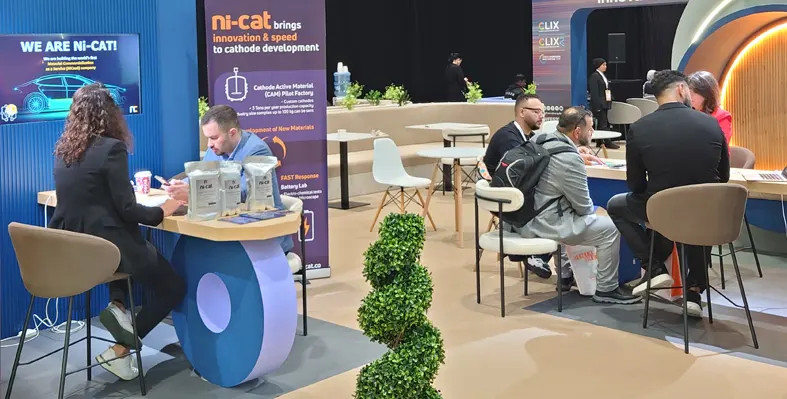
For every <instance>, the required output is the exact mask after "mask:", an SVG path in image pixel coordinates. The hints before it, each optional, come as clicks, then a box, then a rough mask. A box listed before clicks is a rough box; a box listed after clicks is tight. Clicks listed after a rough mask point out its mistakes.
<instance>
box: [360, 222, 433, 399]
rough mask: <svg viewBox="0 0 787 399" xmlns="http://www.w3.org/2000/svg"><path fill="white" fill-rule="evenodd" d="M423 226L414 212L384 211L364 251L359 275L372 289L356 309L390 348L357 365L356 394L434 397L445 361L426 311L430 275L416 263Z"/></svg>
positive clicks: (365, 397) (389, 398) (363, 397)
mask: <svg viewBox="0 0 787 399" xmlns="http://www.w3.org/2000/svg"><path fill="white" fill-rule="evenodd" d="M425 234H426V228H425V225H424V219H423V217H421V216H420V215H417V214H411V213H408V214H396V213H392V214H389V215H388V216H387V217H386V218H385V219H384V220H383V222H382V225H381V226H380V234H379V238H378V240H377V241H375V242H374V243H372V245H370V246H369V248H368V249H367V250H366V252H365V253H364V256H365V260H364V268H363V275H364V277H365V278H366V280H367V281H368V282H369V284H370V285H371V286H372V290H371V292H370V293H369V295H367V296H366V298H364V299H363V301H362V302H361V307H360V308H359V309H358V324H359V325H360V327H361V329H362V330H363V332H364V335H366V336H367V337H369V338H371V340H372V341H374V342H379V343H382V344H384V345H386V346H387V347H388V348H389V350H388V352H386V353H385V354H384V355H383V356H382V358H380V359H378V360H376V361H374V362H373V363H370V364H368V365H367V366H365V367H364V368H363V369H361V372H360V374H359V375H358V380H357V382H356V390H355V398H356V399H372V398H374V399H404V398H413V399H416V398H417V399H437V398H442V395H441V394H440V393H439V391H437V390H436V389H435V388H434V387H432V382H433V381H434V379H435V376H436V375H437V370H438V368H439V367H440V365H441V364H443V363H444V361H445V350H444V349H443V338H442V336H441V335H440V330H438V329H437V328H436V327H435V326H434V325H432V322H431V321H430V320H429V319H428V318H427V317H426V311H427V310H428V309H429V307H430V306H431V304H432V292H433V285H432V277H431V274H430V273H429V271H428V270H427V269H426V268H425V267H424V266H422V265H421V264H420V263H419V259H420V255H421V250H422V249H423V247H424V236H425Z"/></svg>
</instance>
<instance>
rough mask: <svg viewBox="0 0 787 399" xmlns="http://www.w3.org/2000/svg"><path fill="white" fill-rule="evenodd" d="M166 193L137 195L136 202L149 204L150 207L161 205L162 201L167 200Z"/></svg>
mask: <svg viewBox="0 0 787 399" xmlns="http://www.w3.org/2000/svg"><path fill="white" fill-rule="evenodd" d="M167 198H168V197H167V196H166V195H147V196H144V197H143V196H139V197H137V203H138V204H140V205H144V206H149V207H151V208H155V207H157V206H161V205H163V204H164V202H166V201H167Z"/></svg>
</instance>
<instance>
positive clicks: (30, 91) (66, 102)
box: [14, 74, 126, 114]
mask: <svg viewBox="0 0 787 399" xmlns="http://www.w3.org/2000/svg"><path fill="white" fill-rule="evenodd" d="M93 83H95V81H94V80H92V79H90V78H86V77H84V76H80V75H74V74H54V75H44V76H41V77H38V78H36V79H33V80H31V81H29V82H26V83H22V84H20V85H18V86H16V87H14V92H15V93H19V94H20V95H22V96H24V99H23V100H22V107H21V108H22V109H23V110H26V111H28V112H30V113H33V114H38V113H41V112H47V111H62V110H68V109H69V107H70V106H71V97H72V96H73V95H74V93H75V92H76V91H77V90H79V89H80V88H81V87H82V86H87V85H89V84H93ZM104 87H106V88H107V90H109V94H110V95H111V96H112V98H113V99H114V100H115V103H116V104H117V105H123V103H124V102H125V101H126V98H125V97H124V96H123V93H125V92H126V89H124V88H122V87H119V86H115V85H110V84H104Z"/></svg>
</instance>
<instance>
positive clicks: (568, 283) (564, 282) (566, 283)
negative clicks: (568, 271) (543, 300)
mask: <svg viewBox="0 0 787 399" xmlns="http://www.w3.org/2000/svg"><path fill="white" fill-rule="evenodd" d="M558 284H560V287H561V289H562V290H563V292H569V291H571V287H576V286H577V280H575V279H574V276H571V277H564V278H561V279H560V282H558ZM555 291H557V284H555Z"/></svg>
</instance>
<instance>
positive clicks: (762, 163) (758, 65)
mask: <svg viewBox="0 0 787 399" xmlns="http://www.w3.org/2000/svg"><path fill="white" fill-rule="evenodd" d="M731 73H732V74H731V76H730V80H729V82H728V86H727V94H726V97H725V99H724V104H723V105H722V107H723V108H724V109H726V110H728V111H729V112H730V113H732V142H731V144H732V145H735V146H740V147H746V148H748V149H750V150H752V151H753V152H754V155H755V156H756V157H757V163H756V165H755V167H756V168H757V169H768V170H777V169H778V170H781V169H782V168H784V167H785V165H787V29H785V30H781V31H780V32H779V33H775V34H773V35H770V36H769V37H767V38H765V39H763V40H762V41H760V42H759V43H757V44H756V45H754V46H752V47H751V48H750V49H749V51H748V52H747V53H746V54H745V55H744V56H743V58H742V59H741V61H740V62H739V63H738V65H737V66H736V67H735V70H734V71H732V72H731Z"/></svg>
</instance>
